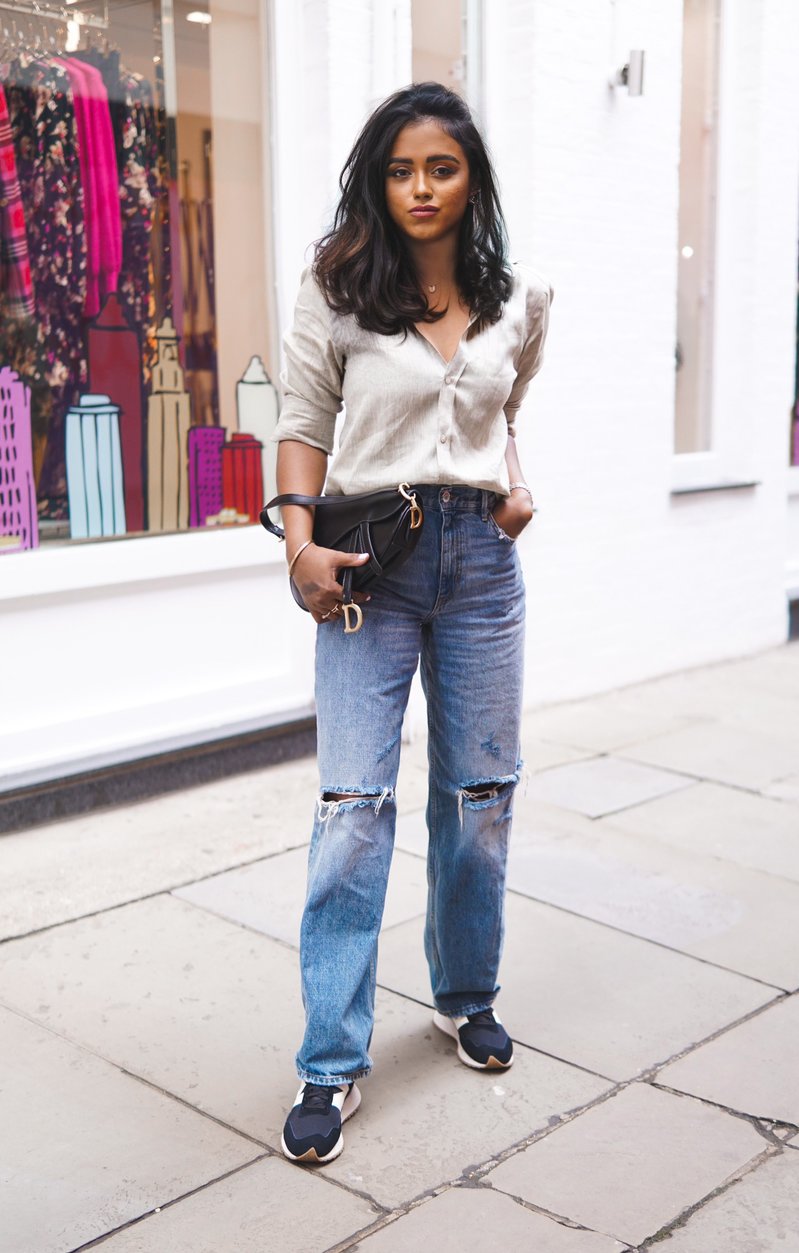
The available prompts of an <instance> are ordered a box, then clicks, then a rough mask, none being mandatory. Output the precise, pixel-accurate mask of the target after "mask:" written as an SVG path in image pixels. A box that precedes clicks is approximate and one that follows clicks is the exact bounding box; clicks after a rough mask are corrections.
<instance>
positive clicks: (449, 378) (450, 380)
mask: <svg viewBox="0 0 799 1253" xmlns="http://www.w3.org/2000/svg"><path fill="white" fill-rule="evenodd" d="M444 382H445V383H446V384H447V385H449V384H451V383H454V382H455V380H454V378H453V377H452V375H451V374H448V375H447V376H446V378H445V379H444Z"/></svg>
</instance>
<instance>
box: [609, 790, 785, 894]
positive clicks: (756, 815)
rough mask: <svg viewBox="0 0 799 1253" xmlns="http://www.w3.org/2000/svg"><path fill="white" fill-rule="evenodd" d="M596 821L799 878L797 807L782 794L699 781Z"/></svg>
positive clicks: (752, 867)
mask: <svg viewBox="0 0 799 1253" xmlns="http://www.w3.org/2000/svg"><path fill="white" fill-rule="evenodd" d="M777 786H779V785H777V784H775V785H774V787H777ZM797 799H799V777H797ZM598 825H599V826H601V827H602V826H606V825H608V826H612V827H614V828H616V829H617V830H621V831H629V832H630V833H631V834H632V835H635V836H641V837H644V838H646V839H656V840H660V841H661V842H662V843H664V844H670V845H672V846H673V847H674V848H682V849H685V850H686V852H692V853H703V854H705V855H706V856H708V857H718V858H721V859H722V860H723V861H728V862H735V863H736V865H738V866H742V867H744V868H745V869H750V870H762V871H764V872H765V873H766V874H772V875H778V876H779V877H781V878H784V879H792V880H794V881H795V882H799V838H798V836H799V813H797V811H796V809H795V808H794V806H792V805H788V804H785V803H784V801H782V800H779V799H774V800H770V799H768V798H767V797H766V796H758V795H755V794H754V793H751V792H742V791H741V790H740V789H739V788H733V787H724V786H723V785H722V784H720V783H698V784H697V785H696V787H692V788H688V789H686V790H685V791H684V792H672V794H671V795H670V796H661V797H658V798H657V799H656V800H652V801H647V802H646V803H645V804H643V805H636V806H635V807H634V808H633V809H629V810H627V811H625V812H624V813H619V814H613V815H612V816H611V817H609V818H600V819H599V824H598Z"/></svg>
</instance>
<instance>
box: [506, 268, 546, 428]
mask: <svg viewBox="0 0 799 1253" xmlns="http://www.w3.org/2000/svg"><path fill="white" fill-rule="evenodd" d="M554 296H555V292H554V289H553V287H552V285H551V283H548V282H544V283H543V284H542V281H541V279H540V278H537V279H536V280H535V281H531V282H529V285H528V288H527V304H526V330H525V337H524V341H523V343H522V348H521V352H520V353H519V358H518V361H517V363H516V378H515V380H514V383H513V387H512V388H511V393H510V396H509V397H508V399H507V401H506V402H505V407H504V408H505V417H506V419H507V423H508V434H509V435H515V434H516V426H515V423H516V415H517V413H518V412H519V406H520V405H521V403H522V401H523V400H524V397H525V394H526V392H527V389H528V387H529V386H530V383H531V381H532V380H533V379H534V378H535V376H536V374H537V373H538V371H539V370H540V369H541V366H542V365H543V362H544V343H545V341H546V337H547V331H548V330H549V309H550V306H551V304H552V301H553V299H554Z"/></svg>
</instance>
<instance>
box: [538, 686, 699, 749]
mask: <svg viewBox="0 0 799 1253" xmlns="http://www.w3.org/2000/svg"><path fill="white" fill-rule="evenodd" d="M705 718H706V715H705V714H702V712H701V710H696V711H693V712H691V711H686V712H673V711H672V710H671V709H668V708H666V709H663V708H659V707H658V702H657V701H653V700H652V699H650V698H648V689H647V688H646V687H643V688H626V689H624V690H623V691H619V692H607V693H604V694H603V695H600V696H594V697H590V698H588V699H586V700H578V701H569V702H568V703H565V704H559V705H551V706H549V707H548V708H544V709H534V710H531V711H530V712H529V713H528V714H527V715H526V717H525V724H524V725H525V727H526V728H527V729H528V730H529V732H530V733H531V734H532V735H534V736H536V737H538V738H540V739H542V740H546V741H548V742H552V743H555V744H569V745H572V746H573V747H575V748H579V749H583V750H584V751H586V752H591V753H608V752H614V751H617V750H619V749H623V748H624V747H625V745H627V744H639V743H641V741H642V740H648V739H651V738H653V737H654V736H656V735H663V734H665V733H666V732H667V731H677V730H680V729H681V728H682V727H685V726H690V725H691V724H692V723H693V722H696V721H704V720H705ZM522 746H523V747H524V741H522Z"/></svg>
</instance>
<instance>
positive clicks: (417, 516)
mask: <svg viewBox="0 0 799 1253" xmlns="http://www.w3.org/2000/svg"><path fill="white" fill-rule="evenodd" d="M397 491H398V492H399V494H400V495H401V496H404V497H405V499H406V500H407V501H410V505H411V530H412V531H418V529H419V527H420V526H421V525H422V511H421V509H420V508H419V506H418V504H417V503H416V493H415V492H412V491H411V488H410V484H409V483H400V484H399V486H398V487H397Z"/></svg>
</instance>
